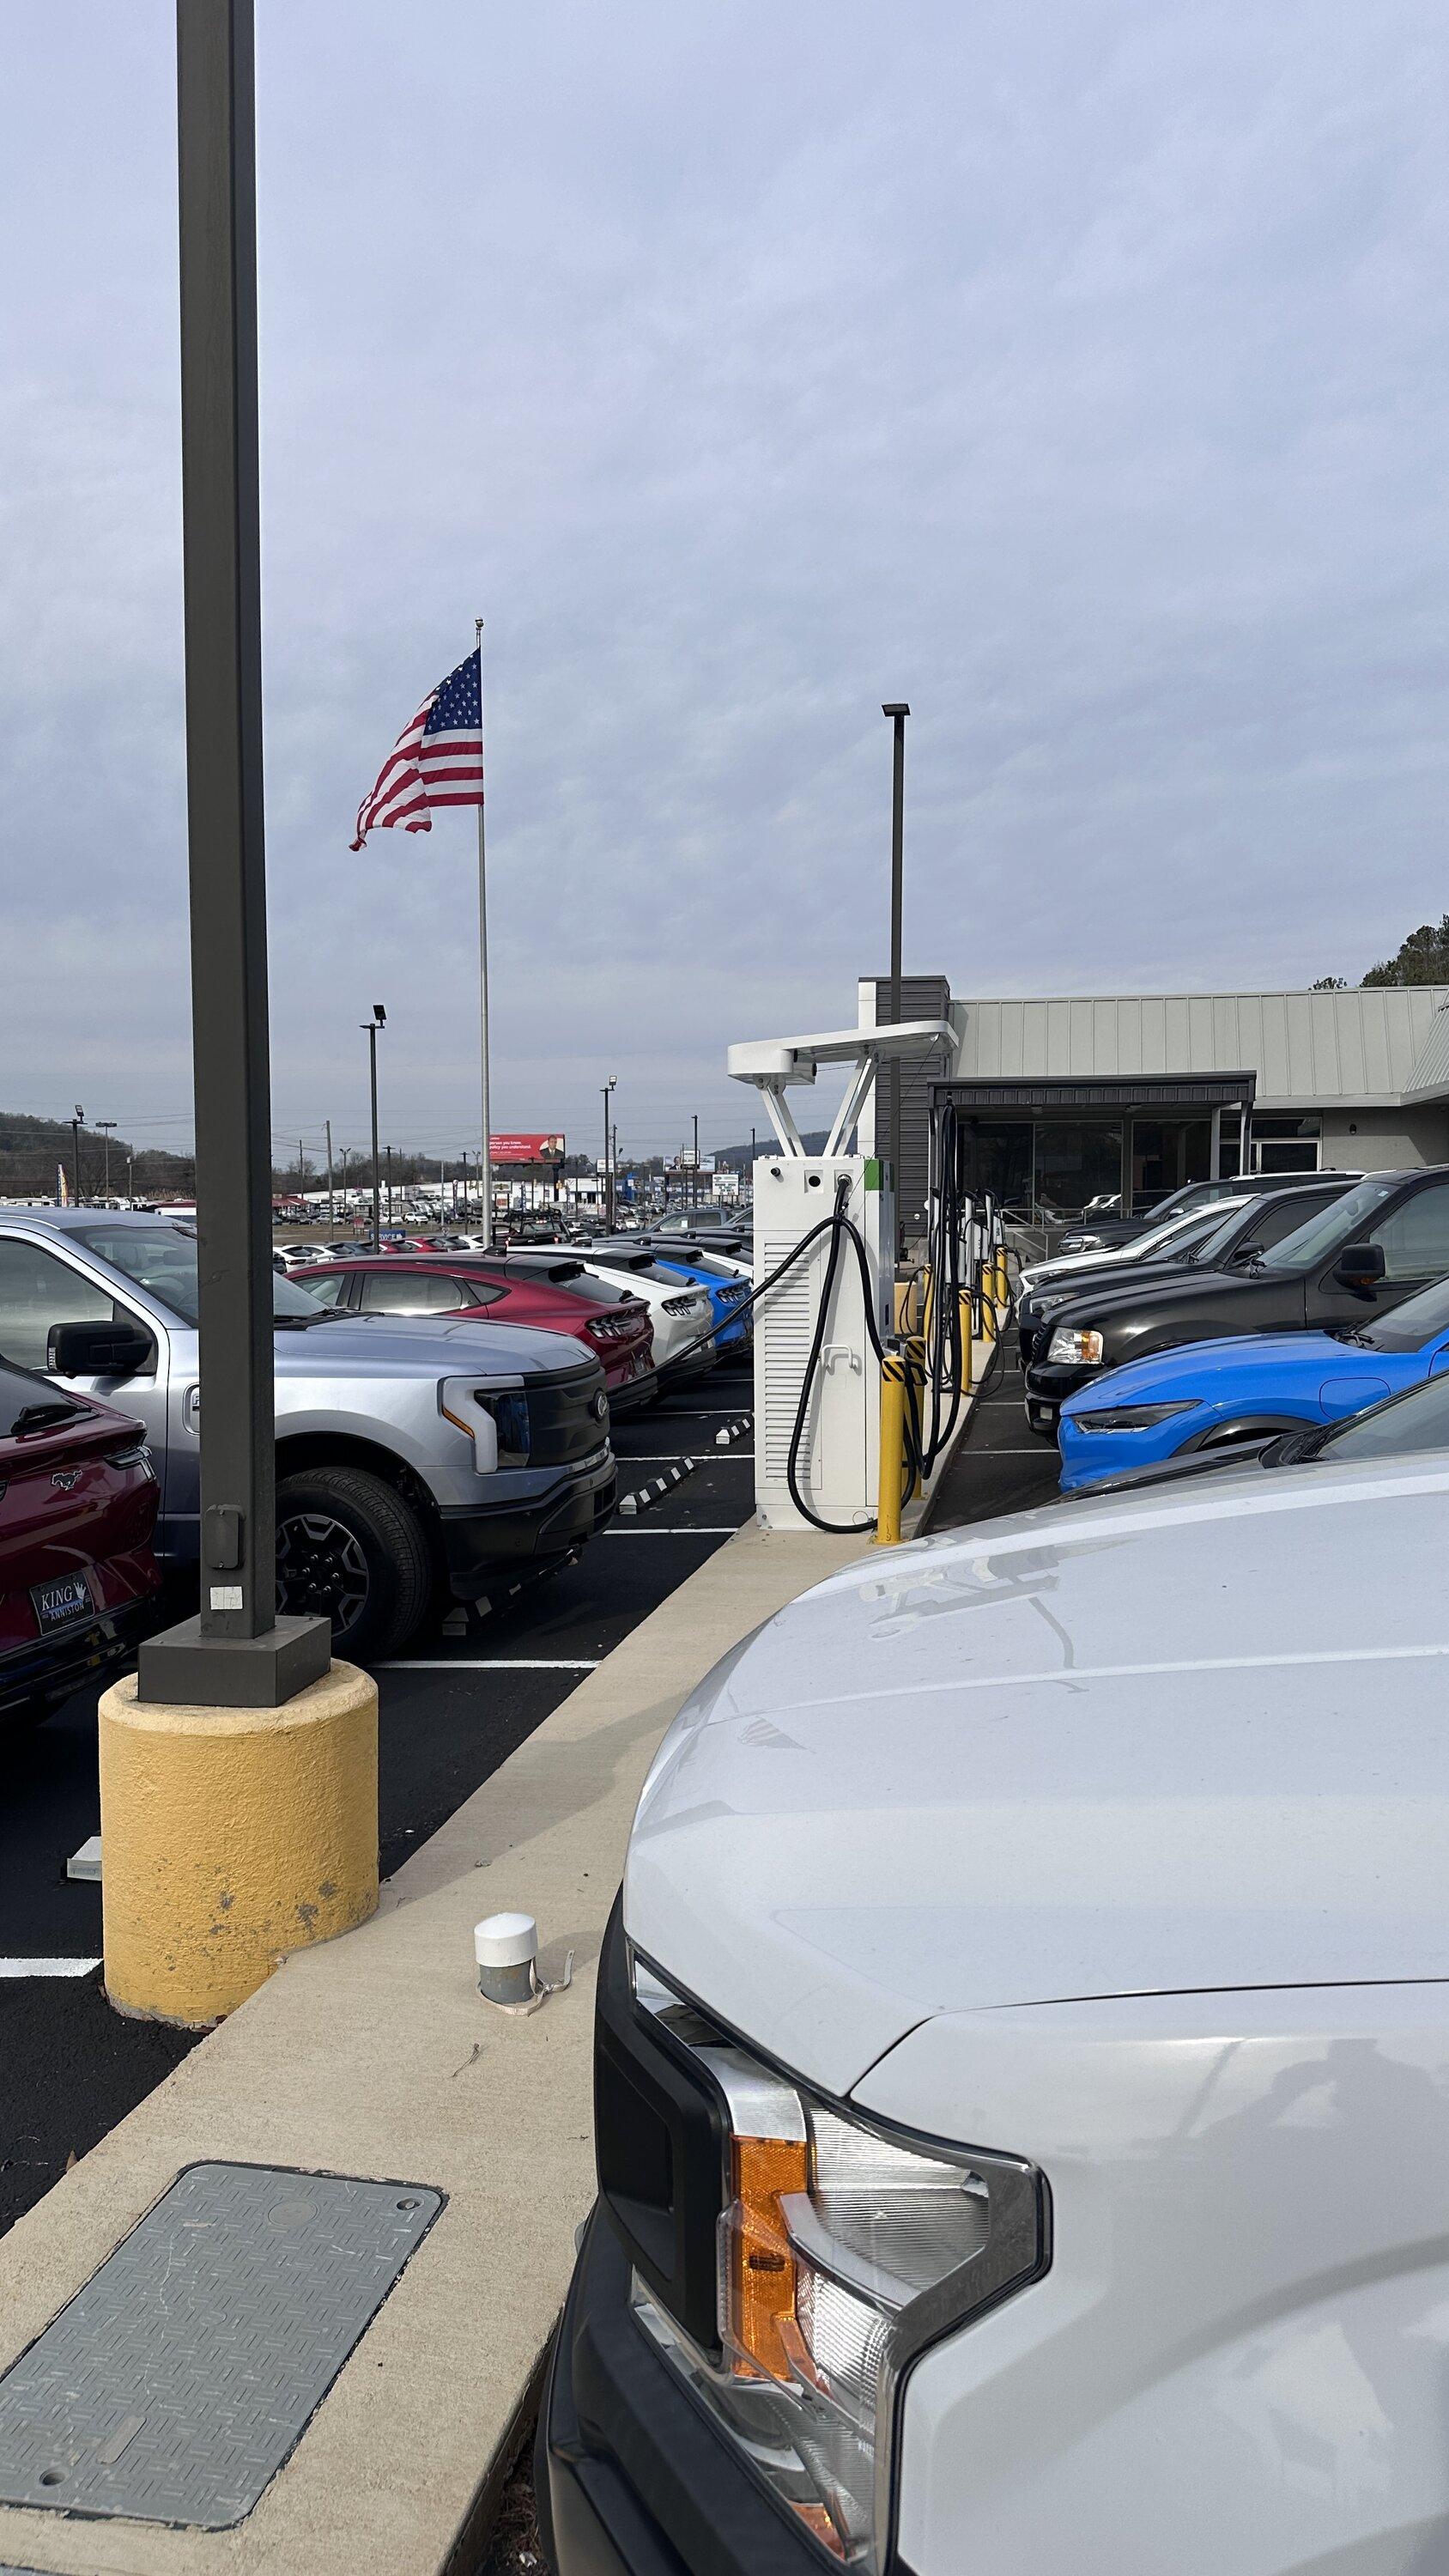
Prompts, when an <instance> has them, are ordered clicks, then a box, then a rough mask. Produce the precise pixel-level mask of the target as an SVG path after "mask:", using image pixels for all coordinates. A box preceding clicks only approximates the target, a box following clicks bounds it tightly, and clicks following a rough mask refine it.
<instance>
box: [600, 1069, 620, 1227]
mask: <svg viewBox="0 0 1449 2576" xmlns="http://www.w3.org/2000/svg"><path fill="white" fill-rule="evenodd" d="M618 1081H619V1077H618V1075H617V1073H611V1074H610V1076H609V1079H608V1081H607V1082H601V1083H600V1085H599V1091H600V1094H601V1096H602V1099H603V1103H604V1206H605V1216H604V1230H605V1232H606V1233H607V1234H612V1233H613V1231H614V1175H613V1172H612V1170H611V1168H610V1164H609V1110H610V1105H611V1101H612V1097H613V1094H614V1091H615V1089H616V1088H617V1086H618Z"/></svg>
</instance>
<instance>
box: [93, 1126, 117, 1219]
mask: <svg viewBox="0 0 1449 2576" xmlns="http://www.w3.org/2000/svg"><path fill="white" fill-rule="evenodd" d="M96 1125H97V1126H98V1127H99V1129H100V1131H101V1134H102V1135H103V1136H104V1138H105V1140H106V1159H105V1177H104V1179H103V1180H102V1182H101V1197H102V1200H103V1201H104V1202H105V1204H106V1205H107V1206H109V1204H110V1197H111V1138H112V1136H113V1135H114V1134H115V1129H116V1122H115V1120H114V1118H98V1119H97V1120H96Z"/></svg>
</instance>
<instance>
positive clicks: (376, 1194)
mask: <svg viewBox="0 0 1449 2576" xmlns="http://www.w3.org/2000/svg"><path fill="white" fill-rule="evenodd" d="M362 1025H363V1027H364V1028H365V1029H366V1031H367V1079H368V1087H369V1089H370V1091H371V1093H372V1248H373V1251H374V1252H380V1251H381V1250H382V1199H381V1196H380V1192H381V1189H382V1175H381V1171H380V1169H379V1166H380V1163H381V1160H382V1157H381V1155H380V1153H379V1151H378V1143H377V1030H378V1022H377V1017H376V1014H375V1013H374V1016H373V1017H372V1018H371V1019H370V1020H364V1021H363V1023H362Z"/></svg>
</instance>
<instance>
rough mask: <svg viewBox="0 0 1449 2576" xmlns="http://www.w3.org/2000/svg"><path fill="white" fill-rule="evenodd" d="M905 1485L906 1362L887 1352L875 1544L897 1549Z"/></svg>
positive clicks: (883, 1369) (883, 1368) (883, 1365)
mask: <svg viewBox="0 0 1449 2576" xmlns="http://www.w3.org/2000/svg"><path fill="white" fill-rule="evenodd" d="M905 1482H906V1363H905V1360H904V1359H903V1358H902V1356H901V1354H900V1353H899V1352H898V1351H887V1353H886V1356H885V1358H884V1359H883V1360H882V1362H881V1366H880V1490H879V1501H878V1504H877V1509H876V1520H875V1545H876V1546H877V1547H897V1546H899V1544H900V1536H901V1498H902V1495H903V1494H904V1491H905Z"/></svg>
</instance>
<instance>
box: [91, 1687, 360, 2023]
mask: <svg viewBox="0 0 1449 2576" xmlns="http://www.w3.org/2000/svg"><path fill="white" fill-rule="evenodd" d="M100 1769H101V1870H102V1876H101V1902H102V1915H103V1920H104V1949H105V1983H106V1992H107V1995H108V1996H109V1998H110V2000H111V2002H112V2003H113V2004H114V2005H115V2006H116V2008H117V2010H118V2011H120V2012H123V2013H131V2014H135V2015H137V2016H139V2017H141V2018H143V2019H146V2020H153V2021H172V2022H179V2023H181V2024H182V2025H184V2026H185V2027H186V2028H187V2029H191V2030H205V2029H209V2028H210V2027H211V2025H212V2023H213V2022H217V2021H220V2020H221V2019H222V2018H223V2017H224V2015H225V2014H227V2013H229V2012H234V2011H235V2009H236V2007H237V2005H238V2004H240V2003H245V2001H246V1999H247V1996H248V1995H250V1994H254V1993H255V1992H256V1989H257V1987H258V1986H260V1985H263V1984H264V1983H265V1981H266V1979H267V1978H268V1977H269V1976H270V1975H271V1973H272V1970H273V1969H274V1968H275V1967H277V1966H278V1965H279V1963H280V1962H281V1960H283V1959H284V1958H285V1957H286V1955H287V1953H288V1951H289V1950H303V1949H306V1948H308V1947H309V1946H310V1945H311V1944H312V1943H313V1942H316V1941H330V1940H332V1939H333V1938H334V1937H335V1935H336V1934H337V1933H339V1932H350V1931H351V1930H352V1929H353V1927H354V1925H356V1924H358V1923H365V1922H366V1920H367V1918H368V1916H369V1915H370V1914H373V1913H375V1912H376V1910H377V1685H376V1683H375V1682H374V1681H372V1679H371V1678H370V1677H369V1675H368V1674H366V1673H363V1672H359V1671H358V1670H357V1668H356V1666H355V1665H352V1664H334V1665H333V1666H332V1668H331V1671H330V1672H328V1673H325V1674H324V1675H323V1677H322V1679H321V1681H317V1682H313V1683H312V1684H311V1686H310V1687H309V1688H308V1689H307V1690H304V1691H299V1692H298V1694H297V1697H296V1698H295V1699H292V1700H289V1701H288V1702H287V1703H286V1705H285V1707H282V1708H194V1707H174V1708H173V1707H163V1706H162V1705H160V1704H159V1703H158V1702H155V1701H143V1700H140V1699H138V1698H137V1696H136V1681H135V1678H134V1676H132V1677H131V1678H130V1679H128V1680H126V1681H121V1682H115V1683H113V1684H112V1686H111V1688H110V1689H109V1690H108V1691H107V1692H106V1693H105V1694H104V1696H103V1698H102V1700H101V1704H100Z"/></svg>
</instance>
